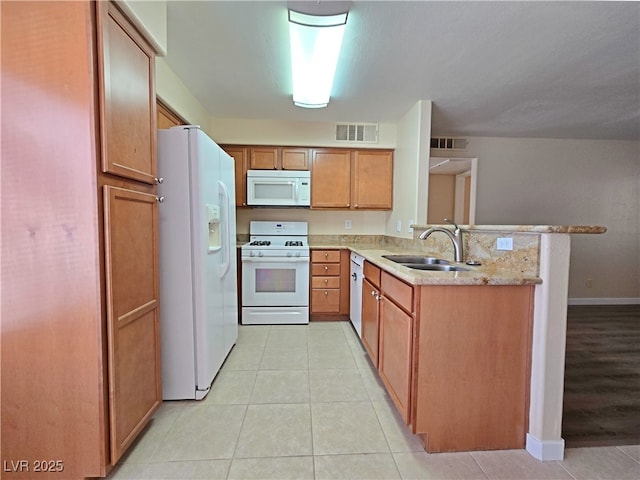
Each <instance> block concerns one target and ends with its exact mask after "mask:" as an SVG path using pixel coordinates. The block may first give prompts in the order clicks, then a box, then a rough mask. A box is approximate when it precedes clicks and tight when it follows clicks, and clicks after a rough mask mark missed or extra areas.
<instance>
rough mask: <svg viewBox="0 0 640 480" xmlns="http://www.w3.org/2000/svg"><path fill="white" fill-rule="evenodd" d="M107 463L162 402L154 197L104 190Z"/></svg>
mask: <svg viewBox="0 0 640 480" xmlns="http://www.w3.org/2000/svg"><path fill="white" fill-rule="evenodd" d="M103 192H104V236H105V246H104V249H105V276H106V303H107V338H108V362H109V399H110V401H109V414H110V415H109V417H110V437H111V438H110V442H111V461H112V462H113V463H115V462H116V461H117V460H118V459H119V458H120V456H121V455H122V453H123V452H124V451H125V450H126V448H127V447H128V446H129V444H130V443H131V442H132V441H133V440H134V439H135V437H136V435H137V434H138V433H139V432H140V430H142V428H143V427H144V426H145V425H146V423H147V422H148V420H149V419H150V417H151V416H152V415H153V413H154V412H155V411H156V409H157V408H158V407H159V406H160V404H161V402H162V388H161V379H160V349H159V340H160V337H159V335H160V331H159V323H158V305H159V302H158V204H157V201H156V197H155V195H151V194H147V193H141V192H136V191H134V190H126V189H123V188H117V187H110V186H105V187H104V190H103Z"/></svg>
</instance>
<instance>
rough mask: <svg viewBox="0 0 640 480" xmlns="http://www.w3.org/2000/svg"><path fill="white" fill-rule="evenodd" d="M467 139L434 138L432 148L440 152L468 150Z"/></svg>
mask: <svg viewBox="0 0 640 480" xmlns="http://www.w3.org/2000/svg"><path fill="white" fill-rule="evenodd" d="M467 143H468V142H467V139H466V138H453V137H433V138H431V148H436V149H438V150H466V149H467Z"/></svg>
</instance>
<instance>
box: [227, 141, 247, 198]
mask: <svg viewBox="0 0 640 480" xmlns="http://www.w3.org/2000/svg"><path fill="white" fill-rule="evenodd" d="M222 149H223V150H224V151H225V152H227V153H228V154H229V155H230V156H231V157H232V158H233V163H234V165H235V175H236V207H246V206H247V169H248V168H247V167H248V157H249V148H247V147H235V146H222Z"/></svg>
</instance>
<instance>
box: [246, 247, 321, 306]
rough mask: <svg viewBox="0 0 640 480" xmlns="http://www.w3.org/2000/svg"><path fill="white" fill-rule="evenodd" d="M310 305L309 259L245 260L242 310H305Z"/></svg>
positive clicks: (269, 258) (258, 258) (270, 258)
mask: <svg viewBox="0 0 640 480" xmlns="http://www.w3.org/2000/svg"><path fill="white" fill-rule="evenodd" d="M308 305H309V258H308V257H284V258H280V257H278V258H274V257H251V258H243V259H242V306H243V307H298V306H301V307H306V306H308Z"/></svg>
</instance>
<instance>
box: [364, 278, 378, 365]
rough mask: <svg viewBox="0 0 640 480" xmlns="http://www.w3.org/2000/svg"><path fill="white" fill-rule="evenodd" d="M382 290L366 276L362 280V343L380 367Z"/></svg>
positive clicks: (372, 360) (374, 363) (372, 359)
mask: <svg viewBox="0 0 640 480" xmlns="http://www.w3.org/2000/svg"><path fill="white" fill-rule="evenodd" d="M379 298H380V291H379V290H378V289H377V288H376V287H374V286H373V285H372V284H371V283H370V282H369V281H368V280H367V279H366V278H365V279H364V280H363V281H362V344H363V345H364V348H365V349H366V350H367V352H368V353H369V357H370V358H371V362H372V363H373V365H374V366H375V367H376V368H377V367H378V327H379V323H378V321H379V315H378V314H379V310H380V304H379Z"/></svg>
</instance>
